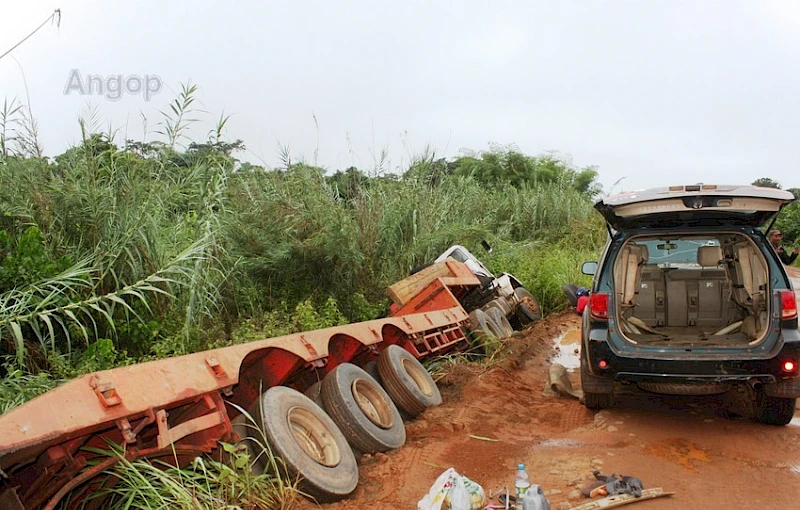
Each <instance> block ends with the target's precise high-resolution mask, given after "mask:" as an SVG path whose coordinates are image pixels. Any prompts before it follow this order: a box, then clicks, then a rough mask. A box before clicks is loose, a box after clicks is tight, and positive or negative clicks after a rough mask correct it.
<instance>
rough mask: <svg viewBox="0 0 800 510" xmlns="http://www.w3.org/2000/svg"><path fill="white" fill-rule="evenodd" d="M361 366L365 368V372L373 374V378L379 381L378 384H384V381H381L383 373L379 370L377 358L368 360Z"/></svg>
mask: <svg viewBox="0 0 800 510" xmlns="http://www.w3.org/2000/svg"><path fill="white" fill-rule="evenodd" d="M361 368H363V369H364V372H366V373H368V374H369V375H371V376H372V378H373V379H375V380H376V381H378V384H380V385H383V381H381V374H380V372H378V362H377V361H376V360H374V359H373V360H370V361H367V363H366V364H365V365H364V366H363V367H361Z"/></svg>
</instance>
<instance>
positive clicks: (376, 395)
mask: <svg viewBox="0 0 800 510" xmlns="http://www.w3.org/2000/svg"><path fill="white" fill-rule="evenodd" d="M479 284H480V283H479V281H478V279H477V278H476V277H475V275H474V274H473V273H471V272H470V271H469V269H468V268H467V267H466V266H465V265H464V264H462V263H460V262H456V261H454V260H447V261H445V262H442V263H437V264H435V265H433V266H431V267H430V268H428V269H426V270H425V271H423V272H420V273H417V274H415V275H413V276H411V277H409V278H407V279H406V280H403V281H401V282H398V283H397V284H395V285H393V286H392V287H390V295H391V296H392V298H393V300H394V301H395V306H394V307H393V312H392V315H391V316H390V317H387V318H384V319H377V320H372V321H367V322H361V323H355V324H349V325H346V326H340V327H333V328H326V329H320V330H314V331H307V332H303V333H297V334H292V335H287V336H282V337H277V338H267V339H264V340H259V341H254V342H250V343H246V344H240V345H233V346H230V347H224V348H220V349H213V350H209V351H203V352H198V353H194V354H189V355H185V356H180V357H175V358H169V359H162V360H158V361H152V362H148V363H141V364H137V365H131V366H126V367H120V368H116V369H113V370H105V371H100V372H95V373H91V374H86V375H83V376H81V377H78V378H76V379H74V380H71V381H69V382H67V383H66V384H64V385H62V386H59V387H57V388H55V389H53V390H51V391H49V392H47V393H45V394H43V395H41V396H39V397H37V398H35V399H33V400H31V401H30V402H27V403H26V404H24V405H22V406H20V407H18V408H16V409H13V410H11V411H9V412H8V413H6V414H4V415H2V416H0V508H2V509H12V510H18V509H28V510H30V509H38V508H45V509H51V508H55V507H56V505H58V504H59V502H60V501H61V500H62V499H63V498H64V497H65V496H66V495H67V494H70V498H69V503H68V505H67V506H68V507H69V508H78V507H80V508H102V507H103V501H102V500H100V499H94V498H93V499H87V496H89V495H90V494H96V493H97V492H98V491H99V490H101V489H102V488H103V486H102V485H103V484H106V485H108V484H110V483H113V477H99V476H98V475H100V474H101V473H104V472H106V471H107V470H109V468H112V467H113V466H114V464H115V463H117V462H119V461H120V460H121V459H123V458H124V459H127V460H134V459H139V458H145V457H146V458H160V459H161V460H163V461H165V462H170V463H172V464H178V465H185V464H187V463H189V462H191V461H192V459H194V458H195V457H197V456H198V455H200V454H204V453H209V452H213V451H215V450H217V449H218V445H219V442H220V441H229V442H235V441H237V440H240V439H242V437H241V436H242V429H241V428H237V427H236V423H237V422H241V421H242V417H243V416H244V415H243V413H242V411H241V410H248V411H250V414H252V415H253V416H254V417H255V421H256V422H257V425H258V426H259V428H261V429H262V431H263V432H264V437H266V438H267V440H268V441H269V442H270V446H271V447H272V448H273V451H274V452H276V453H277V454H278V455H279V456H281V457H282V458H283V460H284V462H285V464H286V467H287V471H289V472H290V474H292V475H294V476H297V477H298V478H299V479H300V480H301V487H302V488H303V489H304V491H305V492H307V493H309V494H311V495H313V496H315V497H316V498H318V499H320V500H324V499H336V498H338V497H343V496H346V495H347V494H348V493H349V492H351V491H352V490H353V489H354V488H355V483H356V482H357V479H358V471H357V465H356V463H355V461H354V457H353V452H352V450H351V449H350V447H349V446H348V442H347V441H349V442H350V444H357V445H359V447H360V448H364V447H370V445H373V444H375V445H378V446H379V445H385V446H386V447H387V448H388V447H390V446H391V444H392V443H391V441H384V442H381V434H385V433H386V432H385V431H387V430H391V429H396V428H397V425H396V422H397V421H398V420H399V421H400V425H399V426H400V427H402V420H400V418H399V416H398V415H397V410H396V409H395V408H394V406H393V405H391V402H389V405H390V406H391V409H390V408H389V407H387V406H386V405H382V404H380V403H379V404H376V403H375V399H377V400H378V401H380V396H381V395H386V393H381V392H383V388H380V387H378V388H375V387H374V384H371V383H374V379H373V378H371V377H370V376H367V375H366V372H364V371H362V370H361V369H360V368H356V367H353V366H352V365H356V366H361V367H363V366H368V365H372V366H373V367H374V365H375V364H374V363H370V362H371V361H373V360H377V362H378V363H377V369H378V372H379V373H380V375H381V376H382V377H383V378H384V387H386V391H387V392H388V393H389V394H391V397H392V400H394V401H395V402H398V403H399V405H400V407H401V408H403V409H404V410H405V411H406V412H407V413H408V414H410V415H413V414H415V413H416V412H419V411H420V410H421V409H423V408H424V406H425V405H426V404H430V403H435V397H436V396H438V390H436V387H435V384H433V382H432V380H431V379H430V376H429V375H428V374H427V372H425V371H424V369H422V370H420V368H421V365H419V362H418V361H417V360H418V359H421V358H425V357H428V356H431V355H434V354H437V353H443V352H447V351H450V350H453V349H457V348H460V347H461V346H463V345H464V344H465V342H466V335H467V331H468V328H469V324H468V320H469V317H468V314H467V313H466V312H465V311H464V309H463V308H462V307H461V305H460V304H459V297H462V296H463V295H465V294H466V293H468V292H469V291H470V290H471V288H473V287H474V286H477V285H479ZM393 346H396V347H393ZM337 367H339V369H338V370H339V372H341V374H339V373H337V379H344V382H345V383H347V382H348V381H349V382H350V383H351V386H350V388H351V389H352V392H353V393H354V394H355V401H354V402H355V404H356V405H359V406H362V407H364V409H365V413H366V415H367V417H368V418H369V420H361V421H362V422H364V423H361V424H360V425H359V424H358V423H356V424H350V423H345V424H344V425H345V426H343V427H342V426H341V425H342V421H341V420H347V419H348V417H347V416H342V414H341V413H338V412H337V413H333V412H329V413H327V414H326V413H325V412H324V411H323V410H322V408H320V407H319V406H317V405H316V404H314V403H313V401H312V400H311V399H310V398H308V397H306V396H304V395H303V392H308V391H309V389H311V388H312V387H313V386H315V384H317V383H318V382H319V381H322V383H323V384H322V391H323V393H324V392H326V391H327V392H329V393H330V392H334V393H335V392H336V382H331V383H330V384H327V388H326V375H328V374H331V373H332V372H334V371H337ZM345 367H346V368H347V370H345V369H344V368H345ZM423 372H424V373H423ZM353 374H355V375H353ZM359 374H362V375H359ZM340 375H341V377H339V376H340ZM348 377H349V379H348ZM426 378H427V379H426ZM328 379H330V378H328ZM338 382H339V383H340V382H341V381H338ZM317 386H318V384H317ZM431 386H432V387H431ZM434 392H435V395H434ZM345 393H347V392H346V391H345ZM345 397H346V396H345ZM345 397H341V396H340V397H339V398H345ZM349 398H353V396H352V395H351V396H350V397H349ZM371 399H372V401H371ZM426 399H427V400H426ZM383 404H385V402H384V403H383ZM345 407H346V406H345ZM367 408H368V409H369V410H367ZM392 410H393V411H392ZM328 414H330V415H331V416H328ZM331 418H334V420H332V419H331ZM336 420H338V423H339V424H340V427H337V425H336V423H335V422H336ZM370 420H371V421H370ZM232 422H233V424H232ZM370 423H372V425H371V424H370ZM359 427H361V428H360V429H359ZM339 428H341V429H342V431H344V432H346V433H347V434H349V435H345V437H346V439H347V441H342V440H339V439H337V438H340V437H342V431H340V430H338V429H339ZM373 429H374V431H373ZM404 434H405V433H404V430H403V431H402V440H404V439H405V435H404ZM354 441H355V442H354ZM110 445H117V446H118V447H119V450H120V451H121V453H120V454H118V455H108V454H102V453H97V452H98V451H100V450H105V451H108V450H109V449H110ZM362 445H366V446H362ZM378 446H375V448H376V449H377V448H378ZM362 451H363V450H362ZM354 477H355V478H354ZM353 480H355V481H353Z"/></svg>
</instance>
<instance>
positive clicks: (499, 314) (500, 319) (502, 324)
mask: <svg viewBox="0 0 800 510" xmlns="http://www.w3.org/2000/svg"><path fill="white" fill-rule="evenodd" d="M487 313H488V315H489V318H490V319H491V320H493V321H494V322H495V324H497V325H498V326H499V328H500V331H501V335H502V336H501V337H500V338H507V337H509V336H511V335H513V334H514V328H513V327H511V323H510V322H508V319H507V318H506V316H505V314H504V313H503V311H502V310H500V309H499V308H497V307H494V306H493V307H491V308H489V310H487Z"/></svg>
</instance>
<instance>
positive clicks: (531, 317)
mask: <svg viewBox="0 0 800 510" xmlns="http://www.w3.org/2000/svg"><path fill="white" fill-rule="evenodd" d="M514 294H515V295H516V296H517V299H518V300H519V306H518V307H517V319H519V322H520V323H521V324H522V325H523V326H527V325H528V324H531V323H533V322H536V321H538V320H539V319H541V318H542V309H541V307H540V306H539V302H538V301H536V298H535V297H533V294H531V293H530V292H529V291H528V289H526V288H524V287H517V288H516V289H514Z"/></svg>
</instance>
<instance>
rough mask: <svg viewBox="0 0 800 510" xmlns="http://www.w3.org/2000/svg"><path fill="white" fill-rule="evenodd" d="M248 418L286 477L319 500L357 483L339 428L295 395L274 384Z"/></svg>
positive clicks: (355, 468) (333, 496)
mask: <svg viewBox="0 0 800 510" xmlns="http://www.w3.org/2000/svg"><path fill="white" fill-rule="evenodd" d="M251 414H252V415H253V416H254V417H256V423H257V424H258V426H259V427H260V428H261V430H262V431H263V432H264V436H265V437H266V439H267V442H268V443H269V445H270V448H271V449H272V452H273V453H274V454H275V455H276V456H277V457H280V458H281V459H282V460H283V463H284V465H285V468H286V472H287V474H288V475H289V476H290V477H293V478H294V477H297V478H299V486H300V488H301V490H303V491H305V492H306V493H307V494H308V495H309V496H311V497H313V498H315V499H317V500H318V501H334V500H337V499H341V498H343V497H345V496H347V495H348V494H350V493H351V492H353V490H354V489H355V488H356V485H357V484H358V465H357V464H356V458H355V456H354V455H353V451H352V450H351V449H350V445H348V444H347V439H345V437H344V435H343V434H342V432H341V431H340V430H339V427H337V426H336V424H335V423H334V422H333V420H331V418H330V416H328V415H327V414H325V411H323V410H322V408H320V407H319V406H318V405H317V404H315V403H314V402H313V401H312V400H311V399H310V398H308V397H306V396H305V395H303V394H302V393H300V392H299V391H296V390H293V389H292V388H288V387H286V386H273V387H272V388H269V389H268V390H267V391H265V392H264V393H263V394H262V395H261V397H260V398H259V399H258V401H257V402H256V405H255V408H254V409H253V410H252V412H251Z"/></svg>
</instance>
